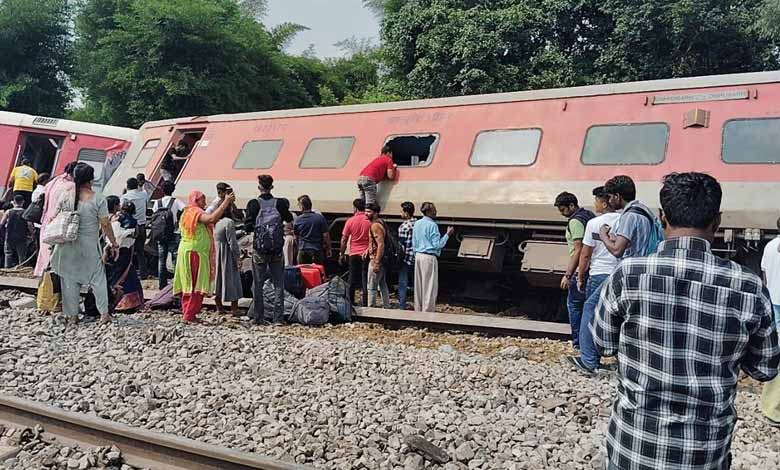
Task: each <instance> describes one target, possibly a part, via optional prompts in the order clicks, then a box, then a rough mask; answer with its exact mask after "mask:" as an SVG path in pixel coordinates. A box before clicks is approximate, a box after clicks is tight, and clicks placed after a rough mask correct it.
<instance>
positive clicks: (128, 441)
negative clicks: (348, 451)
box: [0, 395, 312, 470]
mask: <svg viewBox="0 0 780 470" xmlns="http://www.w3.org/2000/svg"><path fill="white" fill-rule="evenodd" d="M0 423H1V424H4V425H6V426H8V427H10V428H33V427H35V426H37V425H40V426H42V427H43V430H44V437H50V438H55V439H56V440H57V441H58V442H59V443H61V444H64V445H70V446H80V447H90V446H93V447H94V446H111V445H114V446H116V447H118V448H119V449H120V450H121V451H122V456H123V457H124V460H125V462H126V463H127V464H129V465H132V466H134V467H140V468H152V469H154V470H248V469H260V470H312V467H307V466H304V465H299V464H294V463H288V462H282V461H280V460H275V459H271V458H268V457H263V456H261V455H255V454H249V453H246V452H239V451H235V450H231V449H226V448H222V447H218V446H215V445H212V444H206V443H203V442H197V441H194V440H192V439H186V438H183V437H177V436H170V435H166V434H160V433H157V432H153V431H148V430H144V429H137V428H133V427H130V426H127V425H124V424H119V423H115V422H112V421H108V420H105V419H101V418H97V417H94V416H89V415H84V414H79V413H73V412H69V411H64V410H61V409H59V408H54V407H51V406H47V405H42V404H40V403H36V402H34V401H30V400H25V399H21V398H15V397H9V396H4V395H0ZM11 454H13V451H12V452H10V453H6V454H5V455H6V456H7V457H6V458H11V457H12V455H11Z"/></svg>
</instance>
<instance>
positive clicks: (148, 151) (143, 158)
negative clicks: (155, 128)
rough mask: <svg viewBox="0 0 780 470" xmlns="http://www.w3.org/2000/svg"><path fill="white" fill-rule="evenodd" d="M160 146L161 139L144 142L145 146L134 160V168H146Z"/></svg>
mask: <svg viewBox="0 0 780 470" xmlns="http://www.w3.org/2000/svg"><path fill="white" fill-rule="evenodd" d="M159 146H160V139H152V140H147V141H146V144H144V148H142V149H141V151H140V152H138V156H137V157H136V158H135V161H134V162H133V168H145V167H146V165H148V164H149V160H151V159H152V155H154V151H155V150H157V147H159Z"/></svg>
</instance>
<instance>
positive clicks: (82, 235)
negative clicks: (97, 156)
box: [51, 163, 119, 324]
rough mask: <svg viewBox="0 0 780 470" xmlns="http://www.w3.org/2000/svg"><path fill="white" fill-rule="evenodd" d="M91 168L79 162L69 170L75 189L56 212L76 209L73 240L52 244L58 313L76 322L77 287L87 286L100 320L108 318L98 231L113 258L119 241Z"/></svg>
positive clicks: (52, 265)
mask: <svg viewBox="0 0 780 470" xmlns="http://www.w3.org/2000/svg"><path fill="white" fill-rule="evenodd" d="M94 179H95V170H94V169H93V168H92V167H91V166H89V165H87V164H86V163H79V164H77V165H76V167H75V168H74V170H73V181H74V185H75V188H74V189H75V190H74V191H73V192H67V193H65V194H63V197H61V198H60V199H59V202H58V204H59V205H58V208H57V211H56V213H55V216H56V214H58V213H60V212H62V211H77V212H78V214H79V225H78V235H77V237H76V240H75V241H72V242H69V243H64V244H62V245H56V246H55V247H54V249H53V250H52V255H51V267H52V271H53V272H54V273H56V274H57V275H58V276H60V281H61V285H62V313H63V314H64V315H65V318H66V321H67V322H68V323H71V324H74V323H77V322H78V315H79V305H80V304H81V288H82V287H87V286H90V287H91V288H92V293H93V295H94V296H95V306H96V308H97V310H98V312H99V313H100V317H101V321H102V322H108V321H110V320H111V316H110V314H109V305H108V287H107V283H106V271H105V267H104V265H103V253H102V250H101V249H100V239H99V237H100V232H101V230H102V232H103V234H104V235H105V236H106V238H107V239H108V241H109V246H110V251H111V255H112V257H113V258H116V256H117V255H118V251H117V250H118V248H119V245H118V244H117V241H116V238H115V237H114V231H113V230H112V228H111V221H110V219H109V218H108V204H107V203H106V200H105V198H104V197H103V196H101V195H100V194H97V193H95V192H94V191H93V190H92V182H93V181H94Z"/></svg>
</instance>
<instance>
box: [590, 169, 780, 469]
mask: <svg viewBox="0 0 780 470" xmlns="http://www.w3.org/2000/svg"><path fill="white" fill-rule="evenodd" d="M721 198H722V192H721V187H720V184H719V183H718V181H717V180H715V179H714V178H713V177H711V176H709V175H706V174H703V173H680V174H677V173H673V174H670V175H667V176H666V177H665V178H664V181H663V187H662V189H661V192H660V200H661V208H662V210H663V218H664V221H665V224H666V241H664V242H662V243H661V244H660V246H659V249H658V251H657V253H654V254H652V255H650V256H647V257H633V258H626V259H623V260H622V262H621V263H620V265H618V268H617V269H616V270H615V272H613V273H612V274H611V275H610V276H609V278H607V280H606V281H605V283H604V289H603V290H602V291H601V298H600V300H599V304H598V307H597V308H596V316H595V319H594V322H593V339H594V342H595V344H596V347H597V348H598V349H599V350H600V353H601V354H602V355H603V356H613V355H615V354H617V356H618V368H619V371H618V374H617V377H618V380H619V385H618V387H617V396H616V398H615V402H614V405H613V409H612V417H611V418H610V423H609V427H608V434H607V439H606V444H607V454H608V468H609V469H631V468H654V469H655V468H657V469H662V468H664V469H665V468H668V469H684V470H711V469H727V468H729V465H730V460H731V455H730V446H731V442H732V436H733V431H734V425H735V424H736V421H737V416H736V409H735V407H734V401H735V399H736V394H737V381H738V379H739V373H740V369H742V370H743V371H744V372H746V373H747V374H748V375H750V376H751V377H753V378H754V379H756V380H759V381H762V382H763V381H768V380H771V379H772V378H774V377H775V376H777V373H778V363H780V347H778V338H777V330H776V328H775V322H774V319H773V314H772V303H771V301H770V300H769V298H768V297H767V296H766V295H765V290H764V287H763V285H762V282H761V278H760V277H759V276H758V275H756V274H755V273H753V272H751V271H750V270H748V269H746V268H744V267H743V266H740V265H739V264H737V263H736V262H734V261H730V260H726V259H723V258H720V257H718V256H716V255H715V254H713V253H712V249H711V244H712V242H713V240H714V238H715V234H716V232H717V230H718V226H719V225H720V203H721Z"/></svg>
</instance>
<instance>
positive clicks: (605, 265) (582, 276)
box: [567, 186, 620, 375]
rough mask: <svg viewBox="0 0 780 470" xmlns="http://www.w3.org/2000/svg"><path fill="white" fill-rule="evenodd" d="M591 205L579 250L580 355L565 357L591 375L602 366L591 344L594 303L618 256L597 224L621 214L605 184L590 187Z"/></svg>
mask: <svg viewBox="0 0 780 470" xmlns="http://www.w3.org/2000/svg"><path fill="white" fill-rule="evenodd" d="M593 206H594V207H595V209H596V214H599V215H598V216H597V217H595V218H593V219H590V220H589V221H588V223H587V225H586V226H585V236H584V237H583V239H582V251H581V252H580V262H579V269H578V270H577V289H578V290H579V291H580V292H584V293H585V304H584V305H583V308H582V319H581V320H580V330H579V344H580V355H579V356H569V357H567V359H568V360H569V362H571V363H572V364H573V365H574V367H576V368H577V369H579V370H580V371H582V372H584V373H585V374H586V375H592V374H593V373H594V372H596V371H597V370H598V369H599V368H600V367H601V358H600V356H599V353H598V351H597V350H596V345H595V344H593V335H592V334H591V332H590V327H591V324H592V323H593V315H594V313H595V311H596V305H597V304H598V302H599V293H600V292H601V285H602V284H603V283H604V281H605V280H606V279H607V277H608V276H609V275H610V274H612V271H614V270H615V268H616V267H617V264H618V259H617V258H615V257H614V256H613V255H612V253H610V252H609V251H607V249H606V248H605V247H604V243H602V242H601V240H600V239H599V237H600V235H599V228H600V227H601V226H602V225H604V224H606V225H614V224H615V222H616V221H617V219H618V218H619V217H620V214H619V213H617V212H615V211H614V210H613V209H612V207H610V205H609V194H607V193H606V191H604V186H599V187H598V188H595V189H594V190H593Z"/></svg>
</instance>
